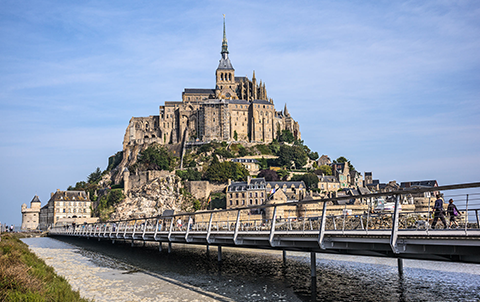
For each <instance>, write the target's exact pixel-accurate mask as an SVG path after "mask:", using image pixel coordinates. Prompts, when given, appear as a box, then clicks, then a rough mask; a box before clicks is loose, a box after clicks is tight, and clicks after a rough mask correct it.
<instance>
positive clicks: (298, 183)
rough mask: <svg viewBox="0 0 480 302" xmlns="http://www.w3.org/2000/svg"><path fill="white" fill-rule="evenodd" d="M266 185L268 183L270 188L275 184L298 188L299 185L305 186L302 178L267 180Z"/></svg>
mask: <svg viewBox="0 0 480 302" xmlns="http://www.w3.org/2000/svg"><path fill="white" fill-rule="evenodd" d="M267 184H268V185H270V186H271V187H272V188H273V187H276V186H277V185H278V186H279V187H283V186H287V187H288V188H291V187H292V186H294V187H295V188H296V189H298V188H300V186H302V187H304V188H305V183H304V182H303V180H301V181H268V182H267Z"/></svg>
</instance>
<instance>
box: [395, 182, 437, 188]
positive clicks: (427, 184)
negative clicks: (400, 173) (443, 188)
mask: <svg viewBox="0 0 480 302" xmlns="http://www.w3.org/2000/svg"><path fill="white" fill-rule="evenodd" d="M413 186H420V187H438V183H437V181H436V180H420V181H406V182H402V183H400V187H401V188H409V187H413Z"/></svg>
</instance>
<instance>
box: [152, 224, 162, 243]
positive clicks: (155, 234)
mask: <svg viewBox="0 0 480 302" xmlns="http://www.w3.org/2000/svg"><path fill="white" fill-rule="evenodd" d="M159 221H160V218H157V222H156V223H155V233H154V234H153V240H157V233H158V222H159ZM160 244H161V243H160Z"/></svg>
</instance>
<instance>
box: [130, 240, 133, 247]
mask: <svg viewBox="0 0 480 302" xmlns="http://www.w3.org/2000/svg"><path fill="white" fill-rule="evenodd" d="M130 246H131V247H133V239H132V243H131V244H130Z"/></svg>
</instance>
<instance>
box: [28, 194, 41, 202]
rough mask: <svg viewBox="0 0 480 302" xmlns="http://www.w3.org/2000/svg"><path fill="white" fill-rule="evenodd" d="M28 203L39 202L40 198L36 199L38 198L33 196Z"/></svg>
mask: <svg viewBox="0 0 480 302" xmlns="http://www.w3.org/2000/svg"><path fill="white" fill-rule="evenodd" d="M30 202H41V201H40V198H38V196H37V195H35V196H34V197H33V199H32V201H30Z"/></svg>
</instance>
